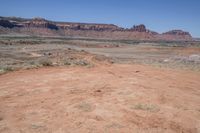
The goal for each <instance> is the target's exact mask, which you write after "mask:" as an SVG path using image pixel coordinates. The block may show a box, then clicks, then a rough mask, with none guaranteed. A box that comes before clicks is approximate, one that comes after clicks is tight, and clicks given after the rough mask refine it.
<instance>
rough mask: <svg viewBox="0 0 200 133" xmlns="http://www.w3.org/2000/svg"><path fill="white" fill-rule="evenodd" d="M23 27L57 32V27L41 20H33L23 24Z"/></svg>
mask: <svg viewBox="0 0 200 133" xmlns="http://www.w3.org/2000/svg"><path fill="white" fill-rule="evenodd" d="M24 26H25V27H36V28H48V29H52V30H58V27H57V26H56V25H55V24H53V23H51V22H50V21H47V20H45V19H43V18H34V19H32V20H30V21H27V22H24Z"/></svg>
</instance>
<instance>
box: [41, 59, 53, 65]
mask: <svg viewBox="0 0 200 133" xmlns="http://www.w3.org/2000/svg"><path fill="white" fill-rule="evenodd" d="M40 64H41V65H42V66H53V63H52V61H51V60H48V59H46V60H41V61H40Z"/></svg>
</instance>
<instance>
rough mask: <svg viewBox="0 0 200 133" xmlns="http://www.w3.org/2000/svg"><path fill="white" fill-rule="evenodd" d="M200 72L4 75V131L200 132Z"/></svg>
mask: <svg viewBox="0 0 200 133" xmlns="http://www.w3.org/2000/svg"><path fill="white" fill-rule="evenodd" d="M199 81H200V73H199V72H192V71H185V70H180V71H178V70H171V69H164V68H162V69H161V68H154V67H150V66H145V65H127V64H123V65H119V64H114V65H102V66H96V67H93V68H86V67H49V68H40V69H33V70H21V71H16V72H11V73H7V74H4V75H1V76H0V132H1V133H52V132H53V133H67V132H70V133H79V132H87V133H89V132H96V133H102V132H109V133H110V132H119V133H128V132H131V133H132V132H136V133H143V132H148V133H154V132H156V133H157V132H162V133H180V132H184V133H198V132H200V82H199Z"/></svg>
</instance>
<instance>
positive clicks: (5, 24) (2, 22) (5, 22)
mask: <svg viewBox="0 0 200 133" xmlns="http://www.w3.org/2000/svg"><path fill="white" fill-rule="evenodd" d="M0 26H2V27H5V28H13V27H15V25H14V24H12V23H11V22H10V21H8V20H3V19H2V20H0Z"/></svg>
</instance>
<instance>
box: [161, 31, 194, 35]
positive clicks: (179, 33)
mask: <svg viewBox="0 0 200 133" xmlns="http://www.w3.org/2000/svg"><path fill="white" fill-rule="evenodd" d="M163 34H164V35H180V36H184V35H188V36H191V35H190V33H189V32H186V31H183V30H170V31H168V32H165V33H163Z"/></svg>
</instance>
